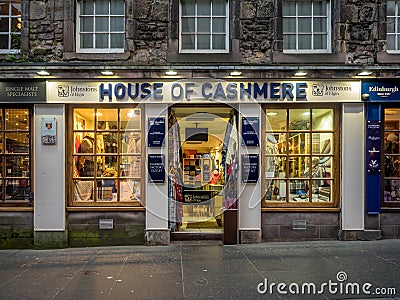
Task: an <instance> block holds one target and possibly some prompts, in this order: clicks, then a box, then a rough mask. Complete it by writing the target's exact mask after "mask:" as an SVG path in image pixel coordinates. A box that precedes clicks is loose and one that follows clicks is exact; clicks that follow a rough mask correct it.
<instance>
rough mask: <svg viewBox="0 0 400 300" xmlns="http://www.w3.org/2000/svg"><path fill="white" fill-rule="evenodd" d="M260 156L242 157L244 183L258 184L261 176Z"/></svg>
mask: <svg viewBox="0 0 400 300" xmlns="http://www.w3.org/2000/svg"><path fill="white" fill-rule="evenodd" d="M259 169H260V166H259V155H258V154H243V155H242V182H243V183H257V182H258V174H259Z"/></svg>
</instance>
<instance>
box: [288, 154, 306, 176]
mask: <svg viewBox="0 0 400 300" xmlns="http://www.w3.org/2000/svg"><path fill="white" fill-rule="evenodd" d="M309 167H310V157H308V156H296V157H289V174H290V177H294V178H296V177H308V176H309V173H308V172H309Z"/></svg>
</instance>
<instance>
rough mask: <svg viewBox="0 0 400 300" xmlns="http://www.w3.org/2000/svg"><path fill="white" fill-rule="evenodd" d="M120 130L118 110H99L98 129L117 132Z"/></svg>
mask: <svg viewBox="0 0 400 300" xmlns="http://www.w3.org/2000/svg"><path fill="white" fill-rule="evenodd" d="M117 128H118V109H98V110H97V129H98V130H116V129H117Z"/></svg>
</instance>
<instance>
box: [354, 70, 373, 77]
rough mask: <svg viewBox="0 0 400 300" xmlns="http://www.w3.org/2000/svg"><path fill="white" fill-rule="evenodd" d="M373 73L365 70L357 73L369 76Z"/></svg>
mask: <svg viewBox="0 0 400 300" xmlns="http://www.w3.org/2000/svg"><path fill="white" fill-rule="evenodd" d="M371 74H372V72H371V71H367V70H363V71H361V72H359V73H358V74H357V76H369V75H371Z"/></svg>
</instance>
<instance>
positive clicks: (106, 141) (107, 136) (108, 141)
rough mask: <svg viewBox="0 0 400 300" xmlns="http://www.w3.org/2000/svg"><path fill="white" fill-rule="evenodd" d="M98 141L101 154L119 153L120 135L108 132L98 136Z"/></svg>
mask: <svg viewBox="0 0 400 300" xmlns="http://www.w3.org/2000/svg"><path fill="white" fill-rule="evenodd" d="M97 140H98V143H99V144H98V148H99V149H100V150H101V153H118V133H116V132H107V133H102V134H97ZM98 153H99V152H98Z"/></svg>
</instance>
